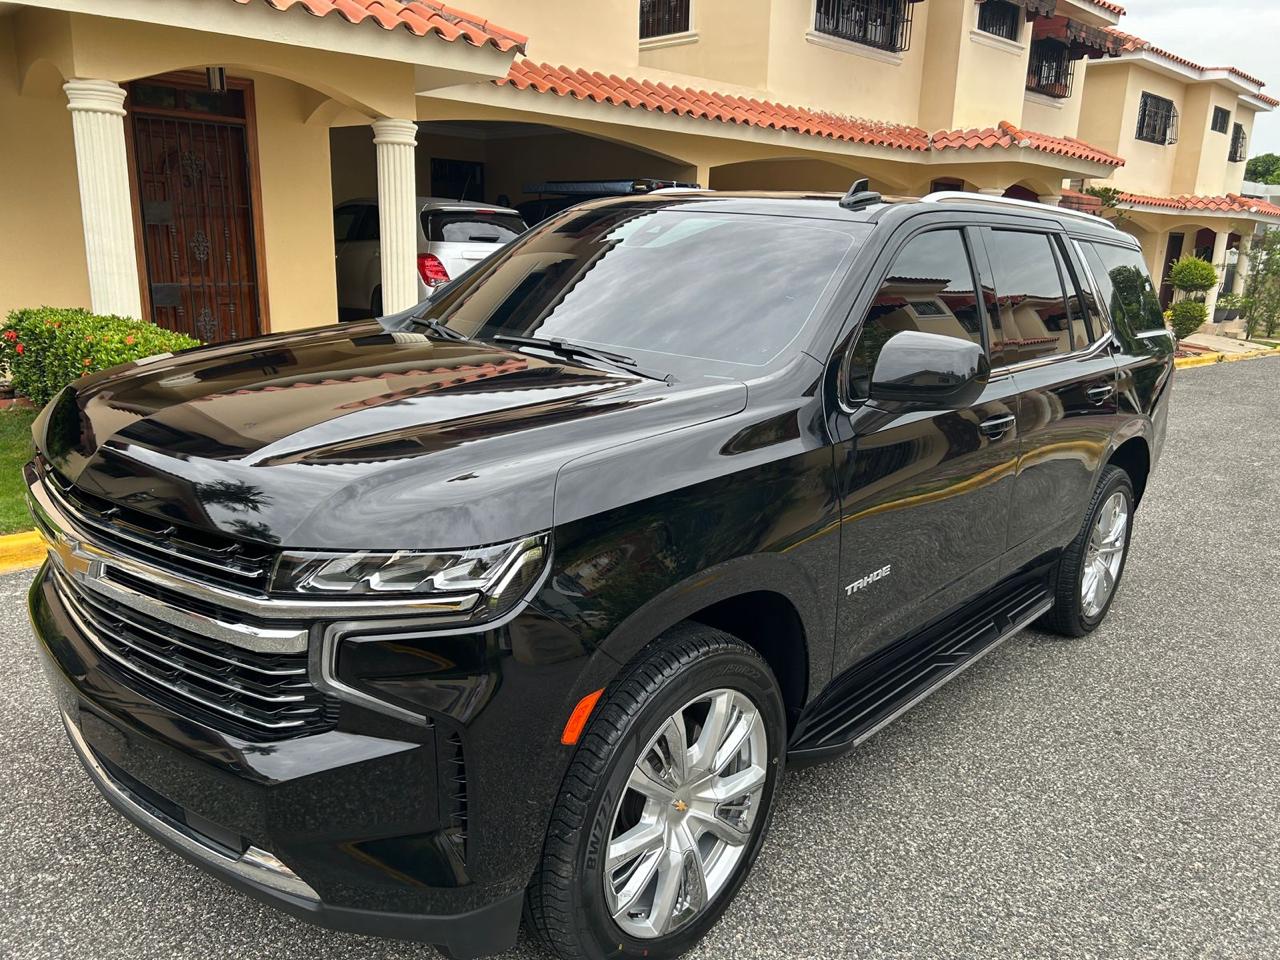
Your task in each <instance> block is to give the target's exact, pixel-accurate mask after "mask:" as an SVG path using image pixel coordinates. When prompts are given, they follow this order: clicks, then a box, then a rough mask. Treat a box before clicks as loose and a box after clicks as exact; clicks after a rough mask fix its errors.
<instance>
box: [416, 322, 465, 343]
mask: <svg viewBox="0 0 1280 960" xmlns="http://www.w3.org/2000/svg"><path fill="white" fill-rule="evenodd" d="M410 321H411V322H412V323H416V324H418V325H419V326H423V327H426V328H427V329H428V330H430V331H431V332H432V333H434V334H435V335H436V336H438V337H440V338H441V339H442V340H470V339H471V338H470V337H468V336H467V335H466V334H465V333H459V332H458V331H457V330H454V329H453V328H452V327H446V326H445V325H444V324H443V323H441V322H440V321H439V320H437V319H436V318H435V317H410Z"/></svg>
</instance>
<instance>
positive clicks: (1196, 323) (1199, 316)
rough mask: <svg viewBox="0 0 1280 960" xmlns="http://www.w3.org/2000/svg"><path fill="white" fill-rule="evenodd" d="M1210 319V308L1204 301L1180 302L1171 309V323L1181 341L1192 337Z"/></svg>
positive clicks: (1190, 300) (1189, 299) (1174, 333)
mask: <svg viewBox="0 0 1280 960" xmlns="http://www.w3.org/2000/svg"><path fill="white" fill-rule="evenodd" d="M1208 319H1209V308H1208V307H1206V306H1205V305H1204V301H1203V300H1194V299H1191V298H1188V299H1186V300H1179V301H1178V302H1177V303H1175V304H1174V305H1173V306H1172V307H1170V308H1169V323H1170V325H1171V326H1172V327H1173V335H1174V336H1175V337H1177V338H1178V339H1179V340H1182V339H1184V338H1186V337H1189V336H1191V335H1192V334H1193V333H1195V332H1196V331H1197V330H1199V329H1200V328H1201V327H1202V326H1204V324H1205V322H1206V321H1207V320H1208Z"/></svg>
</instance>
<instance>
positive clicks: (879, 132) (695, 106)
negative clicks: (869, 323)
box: [494, 60, 1124, 167]
mask: <svg viewBox="0 0 1280 960" xmlns="http://www.w3.org/2000/svg"><path fill="white" fill-rule="evenodd" d="M494 83H496V84H498V85H500V86H501V85H504V84H509V85H511V86H512V87H514V88H515V89H517V90H533V91H534V92H536V93H552V94H555V95H556V96H561V97H564V96H573V97H575V98H577V99H578V100H591V101H593V102H595V103H602V104H611V105H614V106H627V107H632V108H636V109H643V110H654V111H658V112H660V113H671V114H675V115H676V116H686V117H694V118H696V119H699V120H716V121H719V122H721V123H739V124H743V125H745V126H752V127H760V128H763V129H769V130H786V131H789V132H791V133H800V134H805V135H807V136H813V137H825V138H827V139H830V140H842V141H845V142H847V143H864V144H870V145H872V146H880V147H890V148H894V149H899V150H912V151H918V152H927V151H930V150H949V149H962V148H967V149H981V148H993V147H1002V148H1009V147H1015V146H1017V147H1028V148H1030V149H1032V150H1038V151H1040V152H1042V153H1053V154H1058V155H1060V156H1065V157H1075V158H1077V159H1081V160H1092V161H1094V162H1096V163H1104V164H1107V165H1109V166H1115V167H1118V166H1121V165H1122V164H1123V163H1124V161H1123V160H1122V159H1121V158H1119V157H1117V156H1115V155H1113V154H1110V153H1107V152H1106V151H1104V150H1099V149H1097V148H1096V147H1091V146H1089V145H1088V144H1087V143H1082V142H1081V141H1079V140H1072V139H1070V138H1066V137H1051V136H1048V135H1047V134H1043V133H1035V132H1034V131H1025V130H1019V129H1018V128H1017V127H1015V126H1013V124H1010V123H1002V124H1000V127H999V128H998V129H996V128H989V129H987V130H968V131H963V130H956V131H950V132H943V133H937V134H934V135H933V136H932V137H930V136H929V135H928V134H927V133H926V132H925V131H924V130H922V129H920V128H919V127H913V126H908V125H905V124H896V123H882V122H879V121H875V120H862V119H859V118H857V117H846V116H841V115H839V114H834V113H826V112H821V111H816V110H809V109H806V108H804V107H791V106H786V105H784V104H779V103H773V102H771V101H768V100H756V99H753V98H747V97H739V96H731V95H727V94H722V93H714V92H712V91H709V90H690V89H687V88H684V87H671V86H668V85H666V84H664V83H654V82H652V81H650V80H634V79H631V78H626V79H624V78H621V77H617V76H608V77H606V76H605V75H604V74H602V73H589V72H587V71H586V70H574V69H570V68H569V67H553V66H550V65H548V64H545V63H542V64H539V63H534V62H533V61H532V60H521V61H518V62H517V63H514V64H512V66H511V70H510V71H509V72H508V74H507V76H506V78H505V79H502V80H495V81H494Z"/></svg>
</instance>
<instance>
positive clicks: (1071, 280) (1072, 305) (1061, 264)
mask: <svg viewBox="0 0 1280 960" xmlns="http://www.w3.org/2000/svg"><path fill="white" fill-rule="evenodd" d="M1050 246H1052V247H1053V252H1054V259H1055V260H1057V262H1058V276H1060V277H1061V278H1062V285H1063V286H1064V287H1065V288H1066V291H1067V317H1068V319H1069V320H1070V330H1071V348H1072V349H1073V350H1081V349H1083V348H1084V347H1087V346H1088V345H1089V343H1090V341H1092V340H1093V334H1092V333H1091V332H1090V330H1089V322H1088V319H1087V318H1088V315H1089V312H1088V310H1087V309H1086V307H1085V305H1084V300H1082V299H1081V297H1080V293H1079V292H1078V291H1077V289H1076V281H1075V273H1074V271H1073V270H1072V269H1071V268H1070V267H1068V265H1067V256H1066V253H1065V252H1064V251H1063V249H1062V241H1061V240H1060V239H1058V238H1052V239H1051V241H1050ZM1095 329H1096V327H1095Z"/></svg>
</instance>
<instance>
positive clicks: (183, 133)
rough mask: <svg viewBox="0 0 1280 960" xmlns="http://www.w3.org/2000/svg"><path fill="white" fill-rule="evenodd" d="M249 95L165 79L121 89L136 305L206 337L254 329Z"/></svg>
mask: <svg viewBox="0 0 1280 960" xmlns="http://www.w3.org/2000/svg"><path fill="white" fill-rule="evenodd" d="M250 97H251V88H248V86H247V85H238V86H236V87H234V88H231V89H228V90H227V91H226V92H225V93H212V92H210V91H209V90H208V89H207V88H203V87H200V86H196V85H195V84H191V85H187V84H184V83H180V82H168V81H165V80H163V79H161V80H146V81H139V82H137V83H134V84H132V85H131V86H130V89H129V101H130V102H129V107H128V109H129V117H130V132H131V134H132V137H131V139H132V153H133V166H134V172H135V176H136V178H137V203H138V208H139V209H138V218H137V219H138V225H139V234H140V243H139V245H140V247H141V248H142V253H143V257H144V259H145V262H146V271H147V275H146V280H147V282H146V286H145V288H144V294H145V296H144V310H145V311H147V312H148V313H149V316H150V318H151V319H152V320H153V321H155V322H156V323H157V324H159V325H160V326H162V327H167V328H169V329H170V330H178V331H181V332H182V333H187V334H190V335H191V336H193V337H197V338H199V339H200V340H202V341H204V342H205V343H221V342H224V341H228V340H241V339H244V338H245V337H252V336H256V335H257V334H258V333H259V332H261V328H262V304H261V293H262V291H261V284H260V277H259V264H258V252H257V243H256V231H255V220H254V213H255V211H254V208H255V205H256V200H257V198H256V197H255V196H254V189H253V182H254V181H253V177H252V175H251V166H250V164H251V151H250V146H251V144H250V134H251V130H250V127H249V123H250V120H251V116H250V109H249V107H250V104H251V100H250Z"/></svg>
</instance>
